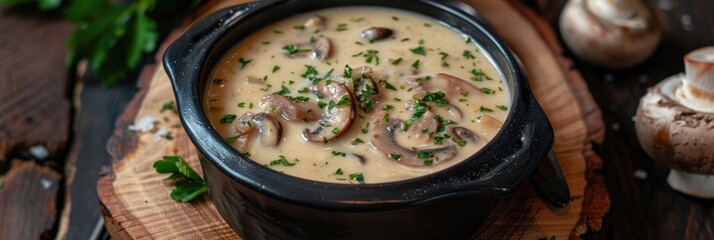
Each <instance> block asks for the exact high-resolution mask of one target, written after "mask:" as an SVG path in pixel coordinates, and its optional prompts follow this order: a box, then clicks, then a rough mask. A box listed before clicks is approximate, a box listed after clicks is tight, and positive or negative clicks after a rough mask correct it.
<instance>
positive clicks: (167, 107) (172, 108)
mask: <svg viewBox="0 0 714 240" xmlns="http://www.w3.org/2000/svg"><path fill="white" fill-rule="evenodd" d="M164 111H169V112H172V113H175V114H178V111H177V110H176V102H174V101H169V102H165V103H164V105H162V106H161V111H159V113H164Z"/></svg>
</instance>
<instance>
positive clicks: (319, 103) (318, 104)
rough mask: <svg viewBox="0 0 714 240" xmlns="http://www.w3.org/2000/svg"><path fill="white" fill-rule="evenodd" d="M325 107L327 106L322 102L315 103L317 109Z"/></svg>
mask: <svg viewBox="0 0 714 240" xmlns="http://www.w3.org/2000/svg"><path fill="white" fill-rule="evenodd" d="M325 106H327V103H324V102H322V101H317V107H319V108H320V109H324V108H325Z"/></svg>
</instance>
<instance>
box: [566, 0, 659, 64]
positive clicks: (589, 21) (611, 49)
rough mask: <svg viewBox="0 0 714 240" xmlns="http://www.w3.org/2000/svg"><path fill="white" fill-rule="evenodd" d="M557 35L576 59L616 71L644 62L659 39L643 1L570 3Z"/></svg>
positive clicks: (653, 20) (623, 0)
mask: <svg viewBox="0 0 714 240" xmlns="http://www.w3.org/2000/svg"><path fill="white" fill-rule="evenodd" d="M560 32H561V35H562V36H563V40H564V41H565V44H566V45H567V46H568V48H569V49H570V50H571V51H572V52H573V53H575V55H577V57H578V58H580V59H582V60H584V61H587V62H589V63H592V64H595V65H599V66H602V67H607V68H615V69H622V68H629V67H632V66H635V65H637V64H640V63H642V62H644V61H645V60H647V58H649V57H650V56H651V55H652V53H654V50H655V49H656V48H657V45H658V43H659V41H660V38H661V29H660V26H659V24H658V22H657V21H656V18H655V16H654V14H653V11H652V8H651V7H650V5H648V4H647V3H645V2H643V1H642V0H570V1H568V3H567V4H566V5H565V8H564V9H563V12H562V13H561V15H560Z"/></svg>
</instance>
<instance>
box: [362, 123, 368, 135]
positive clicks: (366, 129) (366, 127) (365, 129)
mask: <svg viewBox="0 0 714 240" xmlns="http://www.w3.org/2000/svg"><path fill="white" fill-rule="evenodd" d="M361 130H362V133H368V132H369V122H367V124H365V126H364V128H362V129H361Z"/></svg>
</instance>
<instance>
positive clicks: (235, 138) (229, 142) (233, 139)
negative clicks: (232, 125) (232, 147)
mask: <svg viewBox="0 0 714 240" xmlns="http://www.w3.org/2000/svg"><path fill="white" fill-rule="evenodd" d="M238 138H240V137H239V136H235V137H229V138H226V139H223V140H225V141H226V142H227V143H228V144H233V143H235V142H236V141H238Z"/></svg>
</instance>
